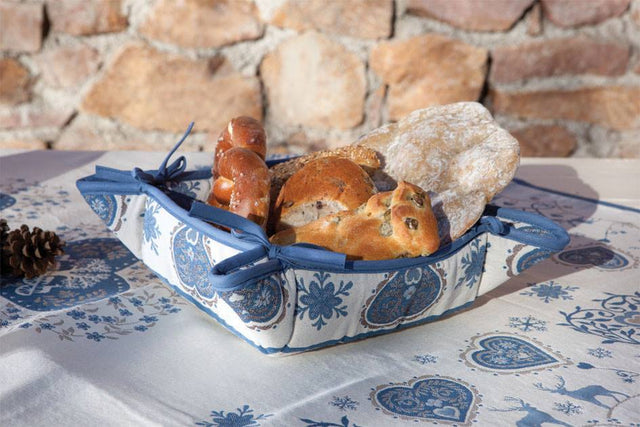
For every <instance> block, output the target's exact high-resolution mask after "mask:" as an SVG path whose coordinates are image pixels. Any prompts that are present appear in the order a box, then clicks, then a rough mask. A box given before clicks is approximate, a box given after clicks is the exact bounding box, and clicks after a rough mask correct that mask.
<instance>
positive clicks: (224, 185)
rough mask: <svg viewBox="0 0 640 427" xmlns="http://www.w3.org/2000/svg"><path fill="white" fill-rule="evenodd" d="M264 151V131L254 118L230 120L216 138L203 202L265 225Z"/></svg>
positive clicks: (266, 179)
mask: <svg viewBox="0 0 640 427" xmlns="http://www.w3.org/2000/svg"><path fill="white" fill-rule="evenodd" d="M266 151H267V144H266V134H265V131H264V129H263V127H262V125H261V124H260V123H259V122H258V121H257V120H255V119H252V118H251V117H237V118H235V119H232V120H231V121H230V122H229V124H228V125H227V127H226V128H225V130H223V131H222V133H221V134H220V137H219V138H218V144H217V146H216V151H215V157H214V163H213V168H212V175H213V185H212V186H211V192H210V193H209V197H208V198H207V203H208V204H210V205H212V206H215V207H218V208H222V209H227V210H229V211H230V212H233V213H235V214H237V215H240V216H243V217H245V218H248V219H250V220H252V221H253V222H255V223H257V224H259V225H260V226H261V227H263V228H266V225H267V219H268V217H269V201H270V195H269V189H270V177H269V169H268V168H267V165H266V163H265V161H264V157H265V155H266Z"/></svg>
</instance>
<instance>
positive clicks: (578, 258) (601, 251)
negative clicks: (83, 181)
mask: <svg viewBox="0 0 640 427" xmlns="http://www.w3.org/2000/svg"><path fill="white" fill-rule="evenodd" d="M556 257H557V259H558V260H559V261H560V262H562V263H564V264H570V265H574V266H594V267H596V268H600V269H604V270H620V269H623V268H625V267H626V266H628V265H629V260H628V259H627V258H625V257H624V256H622V255H621V254H619V253H617V252H614V251H612V250H611V249H609V248H607V247H604V246H587V247H584V248H578V249H570V250H567V251H564V252H560V253H559V254H558V255H556Z"/></svg>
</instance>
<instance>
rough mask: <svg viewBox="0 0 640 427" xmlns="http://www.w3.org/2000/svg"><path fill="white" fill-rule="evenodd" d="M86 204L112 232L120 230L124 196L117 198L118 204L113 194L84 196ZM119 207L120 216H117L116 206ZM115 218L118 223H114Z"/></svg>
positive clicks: (123, 210) (124, 206)
mask: <svg viewBox="0 0 640 427" xmlns="http://www.w3.org/2000/svg"><path fill="white" fill-rule="evenodd" d="M84 198H85V200H86V201H87V204H88V205H89V207H90V208H91V210H93V211H94V212H95V213H96V215H98V217H99V218H100V219H101V220H102V221H104V223H105V224H106V226H107V227H108V228H110V229H112V230H114V231H118V229H119V228H120V225H121V224H120V217H122V215H123V214H124V212H125V211H126V206H127V205H126V203H125V202H124V199H125V197H124V196H118V198H119V199H120V203H118V200H117V199H116V196H114V195H113V194H85V195H84ZM119 205H121V206H122V209H121V212H120V215H118V216H116V215H117V214H118V206H119ZM116 218H117V219H118V222H117V223H116Z"/></svg>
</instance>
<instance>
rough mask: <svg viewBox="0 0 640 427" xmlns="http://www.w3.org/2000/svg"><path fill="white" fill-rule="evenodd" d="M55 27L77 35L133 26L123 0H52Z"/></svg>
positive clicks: (50, 7)
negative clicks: (125, 10)
mask: <svg viewBox="0 0 640 427" xmlns="http://www.w3.org/2000/svg"><path fill="white" fill-rule="evenodd" d="M46 4H47V14H48V16H49V20H50V21H51V29H52V30H53V31H56V32H61V33H67V34H72V35H75V36H83V35H91V34H101V33H113V32H118V31H123V30H125V29H126V28H127V26H128V25H129V22H128V19H127V16H126V15H125V14H124V13H123V8H122V0H64V1H62V0H48V1H47V3H46Z"/></svg>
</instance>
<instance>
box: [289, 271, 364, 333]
mask: <svg viewBox="0 0 640 427" xmlns="http://www.w3.org/2000/svg"><path fill="white" fill-rule="evenodd" d="M313 277H314V278H315V279H316V280H311V281H310V282H309V287H308V288H307V286H306V285H305V283H304V278H303V277H300V278H299V279H296V287H297V288H298V294H299V297H298V299H299V301H300V302H299V304H298V308H297V311H296V315H297V316H298V317H299V318H300V320H303V319H304V315H305V313H306V314H307V315H308V316H309V320H312V321H313V323H312V324H313V326H315V328H316V329H317V330H320V329H322V327H323V326H326V325H327V320H329V319H331V318H333V315H334V314H335V315H336V317H335V318H336V319H338V318H339V317H340V316H346V315H347V314H348V313H347V306H346V305H342V306H341V305H340V304H342V298H340V297H341V296H342V297H347V296H349V289H351V287H352V286H353V283H352V282H346V283H345V282H344V281H343V280H341V281H340V284H339V285H338V289H336V286H335V284H334V283H333V282H332V281H331V280H330V279H331V274H329V273H327V272H316V273H314V274H313Z"/></svg>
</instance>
